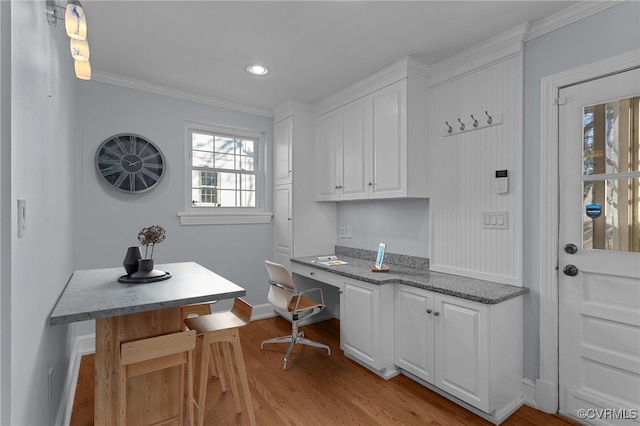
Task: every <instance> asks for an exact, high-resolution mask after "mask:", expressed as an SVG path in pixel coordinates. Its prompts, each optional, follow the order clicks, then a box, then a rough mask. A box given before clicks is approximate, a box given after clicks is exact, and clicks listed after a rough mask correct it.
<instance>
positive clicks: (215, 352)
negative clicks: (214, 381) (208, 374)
mask: <svg viewBox="0 0 640 426" xmlns="http://www.w3.org/2000/svg"><path fill="white" fill-rule="evenodd" d="M209 356H210V357H211V359H210V360H209V362H211V364H210V365H211V366H212V368H211V370H212V372H213V373H214V374H213V375H215V374H217V376H218V377H219V378H220V387H221V388H222V392H226V391H227V381H226V380H225V378H224V371H223V369H222V361H221V360H220V351H219V348H218V343H217V342H216V343H213V344H212V346H211V350H210V351H209ZM214 365H215V370H217V373H216V372H214V371H213V370H214V367H213V366H214Z"/></svg>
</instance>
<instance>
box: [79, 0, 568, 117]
mask: <svg viewBox="0 0 640 426" xmlns="http://www.w3.org/2000/svg"><path fill="white" fill-rule="evenodd" d="M576 3H578V2H576V1H237V0H236V1H187V0H180V1H149V0H147V1H131V0H128V1H115V0H109V1H105V0H83V6H84V8H85V12H86V16H87V22H88V28H89V34H88V39H89V43H90V46H91V64H92V68H93V71H94V75H95V74H104V75H107V76H118V77H122V78H125V79H132V80H139V81H143V82H147V83H151V84H153V85H158V86H162V87H166V88H170V89H178V90H181V91H187V92H193V93H195V94H198V95H201V96H206V97H212V98H216V99H220V100H226V101H231V102H233V103H239V104H243V105H247V106H252V107H257V108H263V109H272V108H275V107H278V106H280V105H282V104H283V103H284V102H286V101H288V100H292V101H298V102H305V103H310V104H314V103H316V102H318V101H319V100H321V99H323V98H325V97H327V96H329V95H331V94H333V93H335V92H336V91H338V90H340V89H342V88H344V87H346V86H348V85H350V84H352V83H354V82H356V81H358V80H360V79H362V78H363V77H366V76H367V75H369V74H372V73H373V72H375V71H377V70H379V69H381V68H383V67H385V66H387V65H389V64H391V63H393V62H395V61H396V60H398V59H400V58H402V57H404V56H408V55H411V56H414V57H416V58H418V59H420V60H422V61H423V62H425V63H427V64H432V63H435V62H437V61H439V60H441V59H444V58H446V57H448V56H451V55H453V54H455V53H459V52H461V51H463V50H465V49H467V48H469V47H471V46H473V45H475V44H477V43H479V42H481V41H484V40H486V39H488V38H490V37H492V36H495V35H498V34H500V33H503V32H505V31H507V30H510V29H513V28H515V27H517V26H518V25H520V24H522V23H524V22H531V23H533V22H535V21H537V20H539V19H541V18H544V17H547V16H549V15H551V14H553V13H555V12H557V11H559V10H562V9H564V8H567V7H570V6H572V5H575V4H576ZM254 62H258V63H260V64H263V65H266V66H267V67H269V68H270V70H271V73H270V74H268V75H267V76H263V77H255V76H251V75H249V74H248V73H247V72H246V70H245V68H246V66H247V65H249V64H251V63H254Z"/></svg>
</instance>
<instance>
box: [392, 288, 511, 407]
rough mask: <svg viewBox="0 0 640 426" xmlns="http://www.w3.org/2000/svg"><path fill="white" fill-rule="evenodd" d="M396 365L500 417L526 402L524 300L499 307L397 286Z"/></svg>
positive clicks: (506, 303) (502, 304) (498, 305)
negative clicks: (523, 389) (524, 381)
mask: <svg viewBox="0 0 640 426" xmlns="http://www.w3.org/2000/svg"><path fill="white" fill-rule="evenodd" d="M394 337H395V347H396V348H395V362H396V364H397V365H398V367H400V368H401V369H403V370H404V371H407V372H409V373H411V374H412V375H414V376H416V377H418V378H419V379H422V380H424V381H425V382H427V383H429V384H431V385H434V386H435V387H437V388H438V389H440V390H442V391H444V392H446V393H447V394H449V395H452V396H454V397H456V398H458V399H459V400H461V401H464V402H466V403H467V404H469V405H471V406H473V407H476V408H478V409H479V410H481V411H483V412H485V413H488V414H490V415H492V416H493V417H494V418H496V419H504V418H506V416H508V415H509V414H510V413H511V410H513V409H515V408H517V405H518V404H519V401H521V393H522V392H521V382H522V298H521V297H517V298H514V299H510V300H507V301H505V302H502V303H498V304H495V305H487V304H483V303H477V302H473V301H469V300H466V299H461V298H458V297H453V296H448V295H444V294H440V293H435V292H432V291H428V290H423V289H419V288H415V287H410V286H405V285H396V290H395V336H394Z"/></svg>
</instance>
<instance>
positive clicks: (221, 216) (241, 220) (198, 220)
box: [178, 212, 273, 225]
mask: <svg viewBox="0 0 640 426" xmlns="http://www.w3.org/2000/svg"><path fill="white" fill-rule="evenodd" d="M272 216H273V213H264V212H252V213H246V212H179V213H178V217H179V218H180V225H245V224H264V223H270V222H271V217H272Z"/></svg>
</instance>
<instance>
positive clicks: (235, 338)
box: [231, 328, 256, 426]
mask: <svg viewBox="0 0 640 426" xmlns="http://www.w3.org/2000/svg"><path fill="white" fill-rule="evenodd" d="M238 334H239V331H238V329H237V328H236V329H235V330H233V333H232V335H231V339H232V344H233V352H234V354H235V357H236V367H238V376H239V377H240V386H241V387H242V393H243V394H244V401H245V404H246V405H247V411H248V413H247V414H249V423H250V424H251V425H252V426H255V424H256V417H255V415H254V413H253V404H252V403H251V393H249V381H248V380H247V370H246V368H245V366H244V357H243V356H242V346H241V345H240V337H239V335H238Z"/></svg>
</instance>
